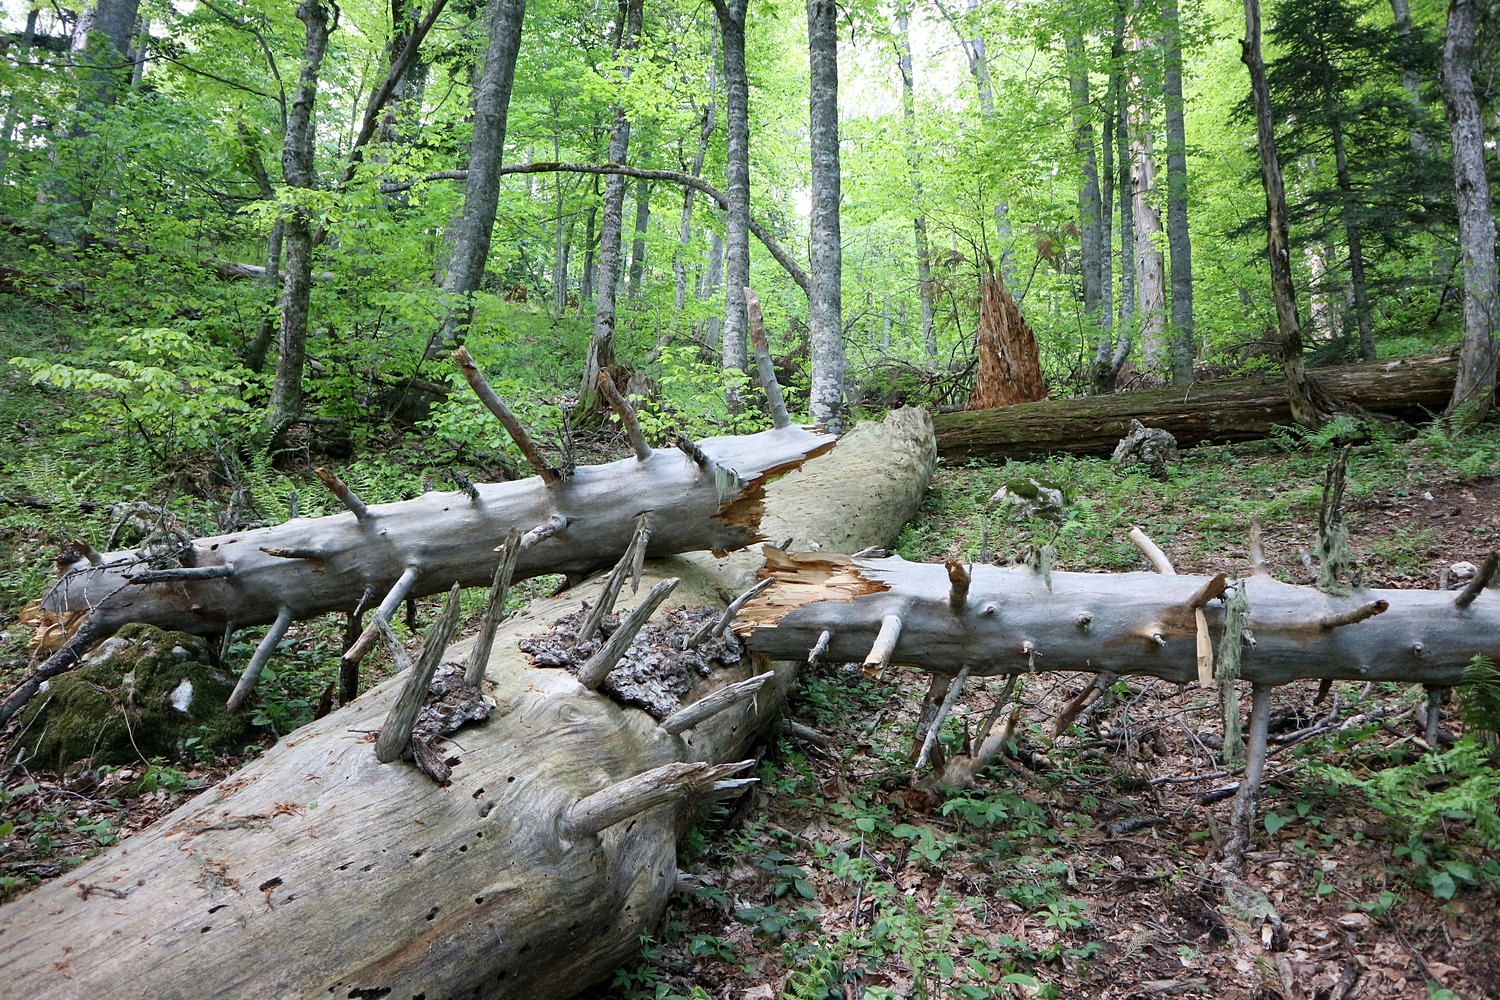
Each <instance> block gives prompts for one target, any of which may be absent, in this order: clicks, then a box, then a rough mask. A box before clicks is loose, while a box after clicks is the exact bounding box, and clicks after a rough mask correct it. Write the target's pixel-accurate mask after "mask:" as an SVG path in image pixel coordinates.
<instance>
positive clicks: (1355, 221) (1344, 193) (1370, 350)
mask: <svg viewBox="0 0 1500 1000" xmlns="http://www.w3.org/2000/svg"><path fill="white" fill-rule="evenodd" d="M1330 112H1332V109H1330ZM1329 122H1330V125H1329V127H1330V129H1331V130H1332V132H1333V163H1334V174H1335V177H1336V179H1337V182H1338V186H1339V198H1340V200H1341V201H1342V202H1343V213H1342V214H1343V216H1344V239H1345V240H1346V241H1347V242H1348V244H1349V292H1350V294H1351V296H1352V297H1353V299H1354V318H1355V322H1356V323H1357V324H1358V326H1359V359H1360V360H1361V361H1374V360H1375V330H1374V326H1373V321H1372V318H1371V316H1370V292H1369V287H1368V286H1367V284H1366V283H1365V247H1364V240H1363V238H1362V237H1363V234H1362V232H1361V231H1360V225H1359V214H1358V213H1359V208H1358V206H1357V205H1356V203H1355V202H1356V199H1355V195H1354V181H1353V179H1352V178H1351V177H1350V176H1349V157H1348V154H1347V151H1346V150H1345V148H1344V127H1343V125H1342V124H1341V123H1340V121H1339V118H1338V115H1337V113H1336V112H1332V113H1331V114H1330V116H1329Z"/></svg>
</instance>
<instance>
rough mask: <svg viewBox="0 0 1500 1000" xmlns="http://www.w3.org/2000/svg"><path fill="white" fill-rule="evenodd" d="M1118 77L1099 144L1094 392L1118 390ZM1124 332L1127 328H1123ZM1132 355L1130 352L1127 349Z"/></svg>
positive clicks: (1108, 92) (1109, 90) (1107, 96)
mask: <svg viewBox="0 0 1500 1000" xmlns="http://www.w3.org/2000/svg"><path fill="white" fill-rule="evenodd" d="M1114 80H1115V77H1114V73H1113V72H1112V73H1111V74H1110V76H1109V80H1108V82H1107V83H1106V85H1105V90H1104V114H1103V115H1102V119H1103V135H1102V136H1101V137H1100V138H1101V141H1100V143H1099V149H1100V153H1101V155H1102V157H1103V162H1102V163H1101V164H1100V171H1099V186H1100V192H1099V339H1098V342H1097V344H1096V346H1095V348H1094V367H1093V371H1092V373H1091V382H1092V386H1091V388H1092V390H1093V391H1094V392H1096V393H1105V392H1109V391H1111V390H1112V389H1113V388H1114V384H1115V375H1116V372H1117V370H1116V369H1114V368H1112V367H1111V365H1112V362H1113V359H1114V354H1115V331H1114V313H1115V274H1114V271H1115V268H1114V260H1115V232H1114V214H1115V113H1114V95H1115V83H1114ZM1121 329H1122V332H1123V330H1124V328H1123V327H1122V328H1121ZM1127 351H1128V348H1127Z"/></svg>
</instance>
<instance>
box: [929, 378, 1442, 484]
mask: <svg viewBox="0 0 1500 1000" xmlns="http://www.w3.org/2000/svg"><path fill="white" fill-rule="evenodd" d="M1457 366H1458V363H1457V361H1456V360H1455V359H1454V358H1453V357H1452V356H1447V355H1445V356H1441V357H1429V358H1404V359H1402V360H1399V361H1377V362H1373V363H1370V364H1363V365H1346V366H1340V367H1335V368H1320V369H1316V370H1315V374H1316V375H1317V378H1318V383H1319V385H1321V386H1323V387H1324V388H1325V389H1327V390H1328V392H1330V393H1331V394H1333V395H1334V396H1336V397H1337V398H1338V399H1340V400H1343V401H1344V402H1345V403H1347V404H1350V405H1351V406H1355V407H1359V408H1360V409H1363V410H1367V411H1369V412H1371V413H1381V414H1386V415H1389V416H1395V417H1400V418H1402V419H1407V420H1425V419H1428V418H1429V415H1430V414H1432V413H1436V412H1437V411H1439V410H1441V409H1442V408H1443V406H1444V404H1446V403H1447V401H1448V397H1449V396H1450V395H1451V394H1452V392H1453V379H1454V373H1455V372H1456V370H1457ZM1131 419H1138V420H1140V422H1141V423H1143V424H1145V425H1146V426H1148V427H1159V428H1161V429H1162V430H1166V431H1170V432H1171V433H1172V435H1173V436H1174V437H1176V438H1177V444H1178V446H1179V447H1182V448H1188V447H1191V446H1193V445H1196V444H1202V443H1204V442H1215V443H1224V442H1230V441H1252V440H1256V439H1259V438H1263V437H1265V436H1266V435H1268V434H1270V433H1271V430H1272V428H1274V427H1277V426H1286V425H1290V424H1293V423H1295V421H1294V420H1293V419H1292V412H1291V408H1290V405H1289V404H1288V402H1287V396H1286V384H1285V382H1284V380H1283V379H1282V378H1281V377H1280V376H1279V375H1276V376H1250V377H1237V378H1225V379H1214V380H1210V381H1203V382H1195V383H1194V384H1193V385H1191V386H1189V387H1188V388H1186V389H1182V388H1170V389H1150V390H1145V391H1141V392H1122V393H1113V394H1110V395H1104V396H1085V397H1079V398H1076V399H1044V400H1041V401H1039V402H1035V403H1018V404H1016V405H1014V406H1005V407H1000V408H998V409H987V410H966V411H961V412H957V413H940V414H937V415H936V416H934V417H933V425H934V426H935V427H936V429H937V440H938V451H939V452H940V453H941V454H942V455H943V457H944V458H949V459H968V458H982V459H987V460H989V461H992V462H999V461H1002V460H1005V459H1025V458H1035V457H1037V456H1039V455H1049V454H1058V453H1065V454H1071V455H1109V454H1110V453H1111V452H1113V451H1114V449H1115V445H1117V444H1119V442H1120V438H1122V437H1124V436H1125V434H1126V433H1128V432H1129V430H1130V421H1131Z"/></svg>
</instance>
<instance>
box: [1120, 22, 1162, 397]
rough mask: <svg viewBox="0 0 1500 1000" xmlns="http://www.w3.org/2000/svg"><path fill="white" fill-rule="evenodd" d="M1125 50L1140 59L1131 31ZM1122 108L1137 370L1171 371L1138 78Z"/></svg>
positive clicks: (1147, 114)
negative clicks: (1127, 135)
mask: <svg viewBox="0 0 1500 1000" xmlns="http://www.w3.org/2000/svg"><path fill="white" fill-rule="evenodd" d="M1128 47H1129V48H1130V50H1131V52H1132V53H1134V54H1135V55H1136V57H1137V58H1140V56H1141V53H1142V52H1143V51H1144V50H1145V43H1144V41H1143V40H1142V39H1141V38H1140V37H1139V36H1138V35H1137V34H1135V33H1132V35H1131V37H1130V40H1129V44H1128ZM1127 93H1128V97H1127V100H1126V104H1127V105H1128V107H1129V122H1130V202H1131V213H1132V222H1133V226H1134V233H1135V246H1134V247H1133V248H1132V250H1133V252H1134V254H1135V315H1136V321H1137V323H1138V324H1139V329H1140V334H1141V367H1142V368H1144V369H1145V370H1146V371H1148V372H1151V373H1152V374H1160V373H1163V372H1170V370H1171V367H1172V352H1171V345H1170V344H1169V343H1168V332H1167V275H1166V261H1165V259H1164V258H1163V256H1162V252H1161V244H1160V242H1159V240H1158V237H1159V236H1160V235H1161V231H1162V230H1161V213H1160V212H1159V211H1158V210H1157V208H1156V205H1155V203H1154V202H1155V193H1154V192H1155V188H1156V156H1155V153H1154V151H1153V149H1152V141H1151V130H1152V128H1153V125H1152V122H1151V111H1150V100H1151V99H1150V96H1149V95H1147V94H1146V93H1145V85H1144V83H1143V81H1142V80H1141V79H1140V77H1139V76H1134V75H1132V77H1131V78H1130V84H1129V87H1128V89H1127Z"/></svg>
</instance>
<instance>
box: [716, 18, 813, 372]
mask: <svg viewBox="0 0 1500 1000" xmlns="http://www.w3.org/2000/svg"><path fill="white" fill-rule="evenodd" d="M748 3H749V0H713V5H714V13H715V14H716V15H717V17H718V19H719V33H720V36H721V38H722V39H723V43H724V106H725V119H726V125H725V135H726V144H725V149H724V193H725V195H727V197H728V204H727V205H726V208H725V213H724V289H725V291H724V329H723V331H722V337H723V355H724V356H723V365H724V368H725V370H732V369H743V368H744V367H745V364H746V361H747V359H748V355H747V353H746V351H747V345H748V343H749V341H748V339H747V338H748V331H747V328H746V325H745V323H746V320H745V289H746V288H748V287H749V286H750V80H749V77H748V76H747V74H746V70H745V10H746V6H747V5H748ZM804 287H806V286H804ZM809 294H811V292H809ZM731 402H733V401H731Z"/></svg>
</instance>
